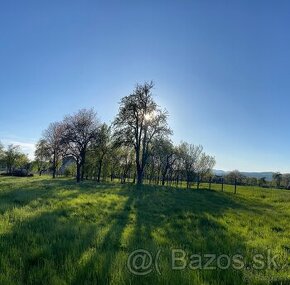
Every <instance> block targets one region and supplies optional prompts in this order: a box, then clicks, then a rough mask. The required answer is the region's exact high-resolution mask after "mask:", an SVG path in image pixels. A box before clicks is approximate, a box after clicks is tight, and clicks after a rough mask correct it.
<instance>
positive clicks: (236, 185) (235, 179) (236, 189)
mask: <svg viewBox="0 0 290 285" xmlns="http://www.w3.org/2000/svg"><path fill="white" fill-rule="evenodd" d="M236 193H237V179H235V192H234V194H236Z"/></svg>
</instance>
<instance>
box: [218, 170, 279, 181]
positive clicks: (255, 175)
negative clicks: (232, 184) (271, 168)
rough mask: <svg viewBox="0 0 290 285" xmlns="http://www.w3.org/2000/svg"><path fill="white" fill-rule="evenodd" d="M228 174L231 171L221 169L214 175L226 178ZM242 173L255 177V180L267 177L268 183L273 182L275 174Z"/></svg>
mask: <svg viewBox="0 0 290 285" xmlns="http://www.w3.org/2000/svg"><path fill="white" fill-rule="evenodd" d="M228 172H229V171H224V170H219V169H214V170H213V173H214V174H215V175H220V176H224V175H226V174H227V173H228ZM241 173H242V174H243V175H245V176H247V177H254V178H258V179H259V178H262V177H265V178H266V180H267V181H271V180H272V176H273V173H274V172H241Z"/></svg>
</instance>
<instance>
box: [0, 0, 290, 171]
mask: <svg viewBox="0 0 290 285" xmlns="http://www.w3.org/2000/svg"><path fill="white" fill-rule="evenodd" d="M289 27H290V2H289V1H286V0H285V1H274V0H273V1H263V0H260V1H258V0H256V1H252V0H251V1H246V0H243V1H214V0H212V1H206V0H200V1H194V0H175V1H168V0H164V1H161V0H160V1H158V0H154V1H149V0H146V1H145V0H144V1H141V0H139V1H136V0H134V1H125V0H122V1H121V0H120V1H95V0H91V1H89V0H83V1H80V0H78V1H73V0H67V1H62V0H55V1H39V0H35V1H29V0H27V1H22V0H21V1H20V0H19V1H14V0H11V1H2V2H1V4H0V39H1V44H0V96H1V101H0V104H1V105H0V140H1V141H2V142H4V143H5V144H8V143H11V142H14V143H18V144H21V145H22V146H23V149H24V151H26V152H31V150H32V146H33V143H34V142H35V141H37V139H38V138H39V137H40V136H41V133H42V130H43V129H45V128H46V127H47V126H48V124H49V123H50V122H52V121H56V120H60V119H62V117H63V115H64V114H67V113H71V112H74V111H77V110H78V109H79V108H82V107H94V108H95V109H96V111H97V112H98V114H99V116H100V118H101V119H102V120H103V121H106V122H110V121H112V120H113V118H114V115H115V114H116V112H117V108H118V101H119V100H120V98H121V97H123V96H125V95H127V94H129V92H130V91H131V90H132V89H133V88H134V86H135V84H136V83H137V82H144V81H146V80H147V81H148V80H151V79H152V80H154V82H155V84H156V86H155V90H154V93H155V94H156V100H157V102H158V103H159V104H160V105H161V106H162V107H165V108H167V110H168V111H169V112H170V120H169V121H170V125H171V126H172V128H173V130H174V138H173V140H174V141H175V142H179V141H180V140H186V141H188V142H192V143H195V144H202V145H203V146H204V148H205V150H206V151H207V152H209V153H211V154H213V155H215V156H216V159H217V165H216V168H218V169H225V170H231V169H240V170H243V171H245V170H248V171H264V170H275V171H281V172H290V131H289V129H290V125H289V121H290V111H289V110H290V77H289V76H290V32H289Z"/></svg>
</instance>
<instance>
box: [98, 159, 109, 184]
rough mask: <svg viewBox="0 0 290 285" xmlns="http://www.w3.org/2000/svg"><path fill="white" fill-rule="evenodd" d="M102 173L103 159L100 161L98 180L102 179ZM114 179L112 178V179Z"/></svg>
mask: <svg viewBox="0 0 290 285" xmlns="http://www.w3.org/2000/svg"><path fill="white" fill-rule="evenodd" d="M101 173H102V161H101V160H100V161H99V168H98V178H97V182H100V181H101ZM111 181H112V179H111Z"/></svg>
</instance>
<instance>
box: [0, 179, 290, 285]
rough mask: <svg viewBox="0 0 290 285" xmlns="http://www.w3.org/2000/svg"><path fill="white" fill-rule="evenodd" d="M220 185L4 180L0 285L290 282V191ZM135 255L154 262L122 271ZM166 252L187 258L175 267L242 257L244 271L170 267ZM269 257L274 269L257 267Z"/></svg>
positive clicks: (0, 209) (1, 185)
mask: <svg viewBox="0 0 290 285" xmlns="http://www.w3.org/2000/svg"><path fill="white" fill-rule="evenodd" d="M204 186H205V185H204ZM219 188H220V185H213V190H211V191H209V190H206V189H200V190H194V189H190V190H185V189H173V188H165V187H161V186H159V187H154V186H143V187H141V188H138V189H137V187H136V186H133V185H120V184H96V183H95V182H83V183H81V184H79V185H77V184H76V183H75V182H74V181H72V180H67V179H56V180H52V179H50V178H48V177H45V178H39V177H35V178H11V177H2V178H0V212H1V216H0V235H1V241H0V252H1V255H0V284H231V285H233V284H290V271H289V266H288V265H289V258H288V253H290V225H289V220H290V219H289V218H290V191H283V190H267V189H261V188H251V189H250V188H247V187H238V193H237V194H236V195H234V194H232V188H233V187H232V186H226V187H225V192H223V193H222V192H220V190H218V189H219ZM136 249H144V250H146V251H149V252H150V253H151V254H152V257H153V260H154V262H153V265H152V271H150V273H148V274H146V275H143V276H141V275H135V274H133V273H132V272H131V271H130V270H129V269H130V267H128V264H127V261H128V256H130V254H131V253H132V251H134V250H136ZM172 249H182V250H183V251H184V252H186V253H187V254H188V256H187V257H186V259H185V260H183V261H180V262H179V263H178V264H179V265H182V264H185V263H186V264H187V265H188V264H189V262H190V261H191V260H192V257H191V256H190V255H192V254H202V256H203V257H204V255H205V254H216V255H217V256H219V255H221V254H226V255H229V256H233V255H235V254H240V255H242V256H243V261H244V265H245V266H243V268H239V269H236V268H234V267H233V266H230V267H229V268H227V269H222V268H217V267H216V266H214V267H215V269H206V268H204V267H203V268H192V267H191V268H189V267H186V268H185V269H183V270H176V269H175V270H174V269H172ZM269 251H270V252H271V254H272V255H277V256H278V257H276V260H277V261H278V263H279V268H272V266H266V267H263V268H262V269H256V268H254V266H253V262H252V261H253V256H254V255H255V254H261V255H262V256H267V255H269ZM158 252H159V254H158V255H157V253H158ZM156 255H157V256H158V257H156ZM204 261H207V259H204V260H203V265H204V263H205V262H204ZM216 263H217V260H215V261H214V262H213V263H212V264H211V265H214V264H216ZM156 264H157V266H156ZM280 265H283V267H282V266H280Z"/></svg>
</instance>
